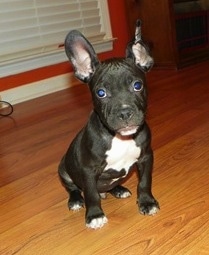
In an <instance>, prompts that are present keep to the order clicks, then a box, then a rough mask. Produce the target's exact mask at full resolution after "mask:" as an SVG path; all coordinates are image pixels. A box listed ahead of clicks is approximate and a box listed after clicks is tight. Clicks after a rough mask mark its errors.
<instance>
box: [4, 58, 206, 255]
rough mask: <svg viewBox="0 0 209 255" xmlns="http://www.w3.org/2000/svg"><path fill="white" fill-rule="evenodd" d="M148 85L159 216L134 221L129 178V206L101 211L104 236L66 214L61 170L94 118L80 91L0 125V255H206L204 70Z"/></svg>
mask: <svg viewBox="0 0 209 255" xmlns="http://www.w3.org/2000/svg"><path fill="white" fill-rule="evenodd" d="M147 80H148V87H149V111H148V116H147V120H148V123H149V125H150V127H151V130H152V135H153V141H152V144H153V149H154V155H155V165H154V171H153V193H154V195H155V196H156V198H157V199H158V201H159V202H160V206H161V210H160V212H159V214H158V215H156V216H154V217H148V216H142V215H140V214H139V213H138V209H137V206H136V184H137V177H136V174H135V172H133V174H132V175H131V177H130V178H129V179H128V180H127V181H126V186H127V187H128V188H129V189H130V190H131V191H132V193H133V195H132V197H130V198H127V199H124V200H117V199H115V198H113V197H111V196H110V195H109V196H108V198H107V199H106V200H103V201H102V206H103V209H104V211H105V213H106V215H107V217H108V219H109V222H108V224H107V225H106V226H105V227H104V228H102V229H99V230H90V229H86V228H85V225H84V213H85V210H81V211H79V212H71V211H68V209H67V205H66V203H67V193H66V191H65V190H64V188H63V187H62V186H61V184H60V181H59V179H58V175H57V166H58V164H59V161H60V159H61V157H62V155H63V154H64V153H65V151H66V149H67V147H68V145H69V143H70V141H71V140H72V138H73V137H74V135H75V134H76V132H77V131H78V130H79V129H80V128H81V127H82V126H83V125H84V123H85V122H86V120H87V118H88V115H89V112H90V110H91V98H90V94H89V93H88V89H87V87H86V86H85V85H79V86H77V87H73V88H71V89H68V90H64V91H61V92H57V93H54V94H51V95H48V96H45V97H42V98H38V99H35V100H31V101H28V102H25V103H22V104H19V105H15V107H14V113H13V115H12V116H11V117H2V118H0V169H1V171H0V201H1V203H0V254H2V255H3V254H4V255H11V254H17V255H33V254H34V255H46V254H47V255H48V254H49V255H69V254H70V255H77V254H78V255H93V254H96V255H103V254H109V255H119V254H120V255H123V254H125V255H141V254H143V255H149V254H151V255H163V254H165V255H174V254H175V255H197V254H198V255H202V254H209V62H204V63H201V64H198V65H195V66H192V67H188V68H185V69H183V70H180V71H175V70H152V71H151V72H150V73H149V74H148V76H147Z"/></svg>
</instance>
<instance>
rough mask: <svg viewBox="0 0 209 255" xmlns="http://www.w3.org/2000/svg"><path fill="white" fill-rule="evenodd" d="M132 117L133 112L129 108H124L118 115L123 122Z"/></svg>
mask: <svg viewBox="0 0 209 255" xmlns="http://www.w3.org/2000/svg"><path fill="white" fill-rule="evenodd" d="M132 116H133V110H132V109H131V107H129V106H126V107H123V108H122V109H121V110H120V111H119V113H118V117H119V119H121V120H129V119H131V117H132Z"/></svg>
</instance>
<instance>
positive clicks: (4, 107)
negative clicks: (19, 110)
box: [0, 100, 14, 117]
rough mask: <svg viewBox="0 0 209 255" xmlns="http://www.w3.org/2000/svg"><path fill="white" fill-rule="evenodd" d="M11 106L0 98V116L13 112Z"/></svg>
mask: <svg viewBox="0 0 209 255" xmlns="http://www.w3.org/2000/svg"><path fill="white" fill-rule="evenodd" d="M13 111H14V108H13V106H12V105H11V104H10V103H9V102H6V101H2V100H0V116H3V117H6V116H9V115H11V114H12V113H13Z"/></svg>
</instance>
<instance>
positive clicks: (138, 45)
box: [126, 20, 154, 72]
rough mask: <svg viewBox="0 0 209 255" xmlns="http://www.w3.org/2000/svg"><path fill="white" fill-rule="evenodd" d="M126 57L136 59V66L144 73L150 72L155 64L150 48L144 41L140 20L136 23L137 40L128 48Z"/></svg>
mask: <svg viewBox="0 0 209 255" xmlns="http://www.w3.org/2000/svg"><path fill="white" fill-rule="evenodd" d="M126 57H127V58H132V59H134V61H135V64H136V65H137V66H138V67H139V68H140V69H141V70H142V71H144V72H147V71H149V70H150V69H151V68H152V66H153V64H154V61H153V58H152V57H151V56H150V54H149V50H148V47H147V46H146V45H145V44H144V42H143V41H142V36H141V21H140V20H137V22H136V30H135V39H134V41H132V42H130V43H129V44H128V46H127V48H126Z"/></svg>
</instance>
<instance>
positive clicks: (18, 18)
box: [0, 0, 111, 66]
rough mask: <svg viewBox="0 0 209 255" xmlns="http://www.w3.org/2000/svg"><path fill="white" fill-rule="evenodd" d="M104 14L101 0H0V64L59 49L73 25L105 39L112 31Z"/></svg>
mask: <svg viewBox="0 0 209 255" xmlns="http://www.w3.org/2000/svg"><path fill="white" fill-rule="evenodd" d="M105 1H106V0H103V2H105ZM102 15H103V16H102ZM106 17H109V16H108V15H107V10H106V13H105V12H104V10H102V4H101V2H100V0H53V1H51V0H0V66H2V65H5V64H7V63H11V62H12V61H17V60H18V59H21V60H23V59H24V58H27V59H28V57H30V56H31V58H33V57H34V54H35V55H40V54H44V55H45V54H46V53H50V51H51V52H53V53H54V52H55V51H60V45H62V44H63V43H64V39H65V36H66V34H67V33H68V32H69V31H70V30H72V29H78V30H80V31H81V32H82V33H84V35H85V36H87V37H88V38H89V40H90V41H92V42H95V41H101V42H102V41H105V40H106V39H107V38H110V35H111V30H110V29H109V31H106V30H105V26H104V24H103V23H105V22H103V21H104V20H105V18H106ZM62 50H63V49H62Z"/></svg>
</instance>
